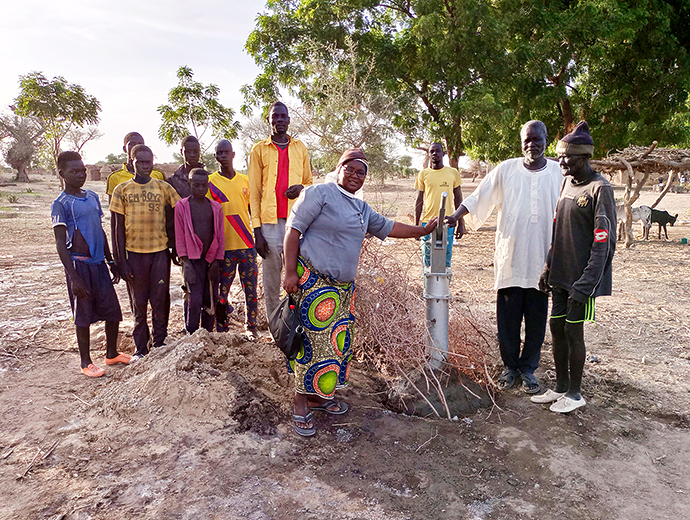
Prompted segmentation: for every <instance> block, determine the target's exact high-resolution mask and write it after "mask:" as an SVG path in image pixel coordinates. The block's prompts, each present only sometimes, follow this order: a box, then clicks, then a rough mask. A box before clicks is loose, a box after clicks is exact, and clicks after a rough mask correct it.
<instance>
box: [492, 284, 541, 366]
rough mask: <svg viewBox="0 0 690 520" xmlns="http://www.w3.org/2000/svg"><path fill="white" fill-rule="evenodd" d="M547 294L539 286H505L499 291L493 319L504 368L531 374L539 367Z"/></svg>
mask: <svg viewBox="0 0 690 520" xmlns="http://www.w3.org/2000/svg"><path fill="white" fill-rule="evenodd" d="M548 311H549V297H548V295H546V294H544V293H543V292H541V291H539V290H538V289H523V288H522V287H506V288H504V289H499V290H498V296H497V299H496V322H497V324H498V343H499V348H500V350H501V358H502V359H503V364H504V365H505V367H506V368H509V369H512V370H515V371H518V372H520V373H523V374H533V373H534V371H535V370H536V369H537V367H538V366H539V357H540V356H541V346H542V344H543V343H544V335H545V334H546V320H547V317H548ZM523 318H524V320H525V344H524V347H523V348H522V353H520V328H521V326H522V320H523Z"/></svg>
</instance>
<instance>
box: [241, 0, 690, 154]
mask: <svg viewBox="0 0 690 520" xmlns="http://www.w3.org/2000/svg"><path fill="white" fill-rule="evenodd" d="M688 14H689V12H688V7H687V6H685V3H684V2H678V1H672V0H668V1H666V0H640V1H632V0H627V1H626V0H579V1H575V0H560V1H558V0H389V1H387V2H378V1H372V0H336V1H332V0H291V1H288V2H278V1H276V0H269V1H268V2H267V4H266V11H265V13H264V14H261V15H259V16H258V18H257V24H256V28H255V30H254V32H253V33H252V34H251V35H250V37H249V39H248V41H247V44H246V48H247V51H248V52H249V54H250V55H252V56H253V57H254V59H255V61H256V63H257V64H258V65H259V66H260V67H261V68H262V71H263V72H262V74H261V75H260V76H259V77H258V78H257V79H256V81H255V82H254V84H253V85H250V86H246V87H245V88H244V93H245V97H246V100H247V104H246V105H245V107H243V110H244V111H245V112H246V111H248V110H250V108H251V106H252V105H265V104H268V103H269V102H270V101H273V100H274V99H275V98H276V97H277V95H278V91H279V89H281V88H283V89H286V90H287V91H288V92H289V93H291V94H292V95H296V96H298V97H299V98H300V99H301V100H302V101H303V102H305V103H307V102H315V101H316V100H318V96H319V95H323V92H318V89H317V90H316V93H315V89H314V79H315V78H316V77H317V76H318V74H319V73H320V72H318V71H319V70H321V69H322V68H323V67H326V68H329V69H330V70H332V71H335V73H336V74H337V71H338V69H339V68H341V67H343V66H345V65H344V64H345V63H346V62H347V61H348V60H347V52H346V51H347V47H348V45H351V43H354V48H355V49H356V53H357V54H356V60H355V67H356V68H361V69H362V70H364V69H365V68H367V69H370V70H371V71H372V73H371V74H369V75H368V80H367V82H366V83H362V84H361V85H360V87H361V88H365V89H368V90H371V91H372V92H376V93H377V94H379V95H380V94H383V93H385V94H386V95H387V96H389V97H390V98H391V99H393V100H395V103H396V111H395V114H394V115H393V117H392V122H393V123H394V124H395V125H396V127H397V128H398V129H400V130H401V131H403V132H404V133H405V135H406V136H407V138H408V141H409V142H410V143H411V144H415V143H417V142H419V141H420V140H422V139H429V140H435V139H439V138H440V139H443V140H444V141H445V142H446V145H447V147H448V151H449V154H450V155H451V157H456V158H457V157H458V156H459V155H460V154H462V153H464V152H465V151H469V152H470V153H472V154H473V155H475V156H482V157H485V158H490V159H502V158H505V157H508V156H511V155H515V154H519V153H520V149H519V136H518V132H519V128H520V126H521V125H522V124H523V123H524V122H525V121H527V120H529V119H541V120H543V121H544V122H545V123H546V124H547V127H548V128H549V131H550V134H551V136H552V137H556V136H558V135H563V134H564V133H565V132H566V131H569V130H570V128H571V126H572V125H573V124H574V123H576V122H577V121H579V120H580V119H581V118H586V119H588V121H589V123H590V128H591V129H592V133H593V136H594V138H595V142H596V143H597V146H598V151H599V153H604V152H605V151H606V150H607V149H610V148H614V147H622V146H626V145H627V144H629V142H631V141H638V142H640V143H641V144H646V143H648V141H651V140H652V139H657V140H660V142H663V143H664V144H665V145H673V144H683V143H687V142H688V140H690V135H689V133H690V130H688V129H687V127H686V126H683V125H682V124H680V123H679V121H683V120H686V118H685V119H684V118H682V117H680V118H679V117H678V115H677V114H678V112H679V111H680V112H683V113H685V112H687V111H688V105H687V99H688V89H689V88H690V62H689V60H688V49H689V48H690V36H689V35H690V31H689V30H688V29H687V24H682V23H679V21H678V20H679V17H683V16H685V20H687V19H688ZM348 66H349V65H348ZM319 67H320V68H321V69H319ZM360 72H361V71H360ZM360 75H362V76H363V74H360Z"/></svg>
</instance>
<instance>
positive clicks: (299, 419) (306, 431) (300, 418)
mask: <svg viewBox="0 0 690 520" xmlns="http://www.w3.org/2000/svg"><path fill="white" fill-rule="evenodd" d="M312 418H313V414H312V413H311V412H309V413H308V414H307V415H297V414H294V415H293V416H292V419H293V420H294V421H295V431H296V432H297V433H299V434H300V435H301V436H302V437H311V436H312V435H314V434H315V433H316V427H315V426H314V425H313V424H312V425H311V427H309V428H304V427H303V426H298V425H297V423H300V424H309V423H310V422H311V420H312Z"/></svg>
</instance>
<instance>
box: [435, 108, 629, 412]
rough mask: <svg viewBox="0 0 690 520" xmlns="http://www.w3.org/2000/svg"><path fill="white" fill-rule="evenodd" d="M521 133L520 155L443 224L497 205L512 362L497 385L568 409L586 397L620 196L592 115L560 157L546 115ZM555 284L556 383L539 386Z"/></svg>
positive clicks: (500, 278)
mask: <svg viewBox="0 0 690 520" xmlns="http://www.w3.org/2000/svg"><path fill="white" fill-rule="evenodd" d="M520 137H521V141H522V150H523V157H522V158H516V159H509V160H507V161H504V162H502V163H500V164H499V165H498V166H497V167H496V168H494V169H493V170H492V171H491V172H490V173H489V174H488V175H487V176H486V177H485V178H484V179H482V181H481V182H480V183H479V186H478V187H477V189H475V191H474V192H473V193H472V194H471V195H470V196H469V197H467V198H466V199H465V200H464V201H462V202H461V203H460V204H459V206H458V207H457V209H456V211H455V212H454V213H453V214H452V215H450V216H448V217H446V224H448V226H449V227H451V226H453V225H455V224H456V223H458V222H462V221H459V219H461V218H462V217H464V216H466V215H468V220H469V223H470V224H471V225H473V227H479V226H480V225H481V224H482V223H484V222H485V221H486V219H487V218H488V217H489V216H490V214H491V212H492V210H493V208H494V207H496V208H497V209H498V222H497V226H496V246H495V247H496V249H495V254H494V274H495V283H494V289H495V290H496V292H497V297H496V322H497V326H498V343H499V349H500V353H501V358H502V361H503V364H504V367H505V369H504V371H503V373H502V374H501V376H500V377H499V378H498V386H499V388H501V389H508V388H511V387H512V386H513V385H515V384H516V383H518V382H519V381H521V382H522V388H523V390H524V391H525V392H526V393H527V394H533V395H532V397H531V400H532V402H534V403H539V404H549V405H550V407H549V409H550V410H551V411H553V412H559V413H568V412H571V411H573V410H576V409H577V408H580V407H582V406H584V405H585V399H584V398H583V397H582V395H581V393H580V390H581V384H582V373H583V369H584V364H585V342H584V331H583V324H584V322H585V321H590V322H593V321H594V300H595V298H596V297H598V296H604V295H610V294H611V288H612V261H613V254H614V251H615V247H616V227H615V226H616V201H615V197H614V193H613V188H612V187H611V184H610V183H609V182H608V181H607V180H606V179H605V178H604V177H602V176H601V175H600V174H599V173H597V172H595V171H594V170H593V169H592V168H591V166H590V164H589V159H590V158H591V157H592V154H593V153H594V142H593V140H592V137H591V135H590V132H589V127H588V125H587V123H586V122H585V121H581V122H580V123H578V124H577V125H576V126H575V128H574V129H573V131H572V132H570V133H569V134H567V135H565V136H564V137H563V138H562V139H560V140H559V141H558V143H557V144H556V153H557V155H558V162H556V161H551V160H548V159H546V158H545V157H544V152H545V150H546V148H547V146H548V134H547V130H546V126H545V125H544V123H542V122H541V121H529V122H527V123H525V125H523V127H522V130H521V132H520ZM559 166H560V167H559ZM457 235H460V236H462V231H459V233H456V236H457ZM549 293H551V295H552V305H551V317H550V319H549V324H550V328H551V336H552V342H553V356H554V362H555V366H556V387H555V389H554V390H551V389H549V390H547V391H546V392H545V393H542V394H539V392H540V391H541V383H540V382H539V380H538V379H537V378H536V377H535V375H534V372H535V370H536V369H537V367H538V365H539V359H540V356H541V347H542V344H543V342H544V336H545V333H546V323H547V318H548V294H549ZM523 323H524V341H523V340H522V339H521V329H522V325H523ZM536 394H539V395H536Z"/></svg>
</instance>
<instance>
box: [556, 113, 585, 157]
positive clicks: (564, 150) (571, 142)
mask: <svg viewBox="0 0 690 520" xmlns="http://www.w3.org/2000/svg"><path fill="white" fill-rule="evenodd" d="M556 153H557V154H561V155H589V156H590V157H591V156H592V154H593V153H594V141H592V136H591V135H590V134H589V126H588V125H587V121H580V122H579V123H578V124H577V125H576V126H575V128H573V131H572V132H570V133H569V134H567V135H565V136H563V139H559V140H558V143H556Z"/></svg>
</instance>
